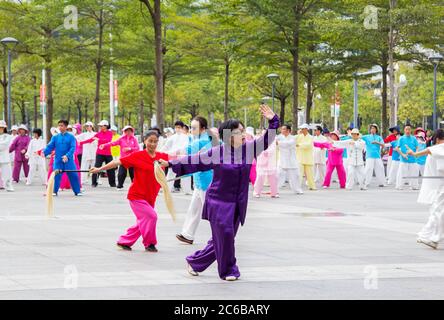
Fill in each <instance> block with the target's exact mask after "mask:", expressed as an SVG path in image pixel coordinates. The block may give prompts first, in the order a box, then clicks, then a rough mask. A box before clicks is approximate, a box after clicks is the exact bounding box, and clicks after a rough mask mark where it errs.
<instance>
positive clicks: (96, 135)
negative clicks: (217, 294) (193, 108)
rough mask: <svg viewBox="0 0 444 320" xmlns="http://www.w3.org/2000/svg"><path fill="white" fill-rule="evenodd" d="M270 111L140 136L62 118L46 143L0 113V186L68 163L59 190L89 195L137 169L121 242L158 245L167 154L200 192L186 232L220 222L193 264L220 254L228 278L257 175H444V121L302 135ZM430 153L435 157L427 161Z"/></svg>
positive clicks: (303, 188) (401, 180)
mask: <svg viewBox="0 0 444 320" xmlns="http://www.w3.org/2000/svg"><path fill="white" fill-rule="evenodd" d="M260 111H261V116H263V117H265V118H266V119H268V121H269V127H268V129H263V130H256V131H255V129H254V128H252V127H244V125H243V123H242V122H241V121H239V120H235V119H232V120H228V121H226V122H223V123H222V124H221V125H220V126H219V128H210V127H209V125H208V121H207V120H206V119H205V118H204V117H201V116H197V117H195V118H193V119H192V121H191V123H190V126H188V125H186V124H185V123H184V122H182V121H176V122H175V124H174V129H173V128H165V129H164V132H163V134H162V132H161V131H160V130H159V129H158V128H151V129H150V130H149V131H148V132H147V133H145V134H144V135H143V136H142V137H141V139H140V140H141V141H140V142H139V139H138V138H137V137H136V136H135V129H134V128H133V127H132V126H130V125H127V126H125V127H124V128H123V129H122V130H121V134H119V133H118V129H117V128H116V127H115V126H110V125H109V123H108V121H106V120H103V121H101V122H100V123H98V128H99V130H98V132H95V131H94V124H93V123H92V122H86V123H85V124H84V125H83V126H82V125H80V124H74V125H69V124H68V122H67V121H66V120H60V121H59V122H58V127H57V128H55V127H54V128H52V129H51V133H52V135H53V136H52V137H51V140H50V142H49V143H48V145H46V144H45V142H44V140H43V138H42V131H41V130H40V129H34V130H33V131H32V136H30V135H29V131H28V129H27V127H26V126H25V125H20V126H18V127H16V126H13V127H12V128H11V132H10V134H8V132H7V124H6V123H5V122H4V121H0V174H1V176H0V189H6V190H7V191H10V192H11V191H14V187H13V183H20V181H21V175H23V176H24V179H22V180H24V181H25V182H26V185H31V184H33V183H34V181H35V177H36V176H38V177H39V179H40V183H41V184H42V185H46V183H47V179H48V177H49V176H50V174H51V172H52V171H54V170H61V171H60V172H61V174H57V175H56V176H55V183H54V190H53V195H58V193H59V190H60V189H62V190H66V189H72V191H73V193H74V194H75V195H76V196H81V195H83V193H84V186H85V185H87V184H90V185H91V187H92V188H95V187H97V186H98V185H99V184H101V182H100V178H101V177H106V178H107V180H108V184H109V186H110V187H111V188H116V189H117V190H124V184H125V181H126V178H127V176H128V175H129V177H130V179H131V182H132V184H131V186H130V188H129V190H128V200H129V202H130V207H131V209H132V211H133V212H134V214H135V216H136V224H135V225H134V226H132V227H131V228H129V229H128V230H127V232H126V233H125V234H124V235H122V236H121V237H120V238H119V239H118V241H117V245H118V247H119V248H121V249H123V250H128V251H129V250H131V249H132V246H133V245H134V243H135V242H136V241H137V240H138V238H139V237H142V238H143V245H144V247H145V249H146V250H147V251H149V252H157V248H156V245H157V238H156V223H157V213H156V211H155V209H154V206H155V202H156V198H157V195H158V193H159V191H160V185H159V183H158V182H157V181H156V177H155V163H156V162H157V163H159V164H160V165H161V166H162V167H163V168H164V170H165V171H166V175H167V179H168V183H169V185H168V188H169V190H170V191H171V192H173V193H177V192H183V193H185V194H188V195H191V200H190V204H189V207H188V210H187V213H186V216H185V221H184V223H183V226H182V228H181V230H180V232H179V233H178V234H177V235H176V238H177V239H178V240H179V241H181V242H182V243H186V244H193V242H194V239H195V235H196V232H197V229H198V225H199V223H200V220H201V219H206V220H208V221H209V222H210V226H211V232H212V238H211V239H210V240H209V241H208V244H207V246H206V247H205V248H204V249H203V250H199V251H197V252H195V253H194V254H193V255H190V256H188V257H187V259H186V260H187V263H188V272H189V273H190V274H191V275H194V276H197V275H198V274H199V272H202V271H204V270H205V269H206V268H208V266H209V265H211V264H212V263H213V262H214V261H216V260H217V262H218V271H219V275H220V277H221V279H224V280H236V279H238V278H239V276H240V272H239V269H238V267H237V265H236V258H235V248H234V238H235V236H236V233H237V231H238V228H239V226H240V225H243V224H244V222H245V216H246V211H247V202H248V198H249V194H250V192H249V190H250V188H249V186H250V185H251V186H252V188H251V190H252V196H253V197H255V198H260V197H263V196H265V195H269V196H270V197H271V198H279V197H280V196H279V190H282V188H283V187H284V186H285V184H286V183H288V187H289V189H290V190H291V191H292V193H294V194H296V195H303V194H304V192H307V191H308V192H310V191H314V190H317V189H319V188H321V187H322V188H324V189H329V188H331V186H332V181H337V182H338V183H339V189H347V190H352V189H353V188H354V186H355V185H356V184H357V185H358V186H359V189H360V190H367V189H368V188H369V187H371V186H373V185H374V186H375V187H377V188H382V187H385V186H388V185H394V187H395V188H396V189H398V190H402V189H404V188H405V187H406V186H408V187H410V188H412V189H413V190H417V189H418V188H419V186H420V184H419V178H420V176H422V177H423V178H427V175H429V174H431V175H439V174H442V175H444V173H441V171H442V170H443V168H442V159H440V160H439V161H438V160H436V159H437V158H436V157H438V158H439V157H441V153H442V149H443V148H442V147H438V145H440V144H442V143H443V142H444V133H443V131H442V130H438V132H436V133H435V139H434V140H432V139H431V137H430V136H429V135H427V134H426V131H425V130H424V129H422V128H412V126H411V125H410V124H406V125H405V126H403V128H402V129H401V128H400V127H399V126H395V127H392V128H390V130H389V131H390V134H389V135H388V136H387V137H382V136H381V135H380V133H379V127H378V125H377V124H371V125H370V126H369V128H368V134H362V133H361V132H360V130H359V129H358V128H348V129H347V130H346V132H345V133H344V134H341V133H340V132H339V131H333V132H329V131H328V129H326V128H323V127H321V126H316V127H311V126H310V125H308V124H303V125H301V126H299V128H298V130H297V133H296V134H294V135H293V134H292V129H293V128H292V126H291V125H290V124H280V121H279V118H278V117H277V115H275V114H274V112H273V111H271V109H270V108H269V107H268V106H265V105H261V108H260ZM310 131H312V133H310ZM443 145H444V144H443ZM428 157H432V158H433V159H432V160H433V161H432V160H430V161H427V159H428ZM45 158H46V159H45ZM47 160H48V161H49V164H48V165H47V162H48V161H47ZM440 165H441V167H439V166H440ZM116 169H117V173H116ZM433 170H434V171H433ZM80 171H82V172H80ZM105 172H106V173H105ZM116 180H117V181H116ZM373 180H375V184H372V182H373ZM437 181H438V180H437ZM265 185H268V186H269V191H268V192H265V191H264V186H265ZM423 185H424V186H425V187H426V188H429V189H428V190H429V191H428V193H427V194H431V193H432V191H430V190H433V192H434V194H435V196H434V197H433V199H432V198H430V197H428V198H427V201H428V202H427V201H425V200H423V202H426V203H429V204H432V209H431V218H430V219H431V220H430V221H429V223H428V225H427V227H426V228H425V229H424V230H423V231H422V233H421V234H420V237H419V238H418V241H419V242H421V243H425V244H427V245H429V246H432V247H435V248H436V246H437V243H438V242H439V241H440V240H441V237H442V236H441V231H440V230H444V221H443V220H442V219H441V215H442V208H443V207H444V205H442V202H443V201H444V200H443V199H444V198H443V197H444V190H443V182H441V181H439V183H438V184H435V185H431V184H430V182H429V181H426V180H425V182H423ZM423 189H424V188H423ZM421 192H422V191H421ZM422 197H423V198H424V196H422Z"/></svg>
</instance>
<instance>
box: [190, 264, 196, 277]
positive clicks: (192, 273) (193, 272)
mask: <svg viewBox="0 0 444 320" xmlns="http://www.w3.org/2000/svg"><path fill="white" fill-rule="evenodd" d="M187 271H188V273H189V274H190V275H192V276H193V277H197V276H198V275H199V273H198V272H196V271H194V270H193V268H192V267H191V265H190V264H188V265H187Z"/></svg>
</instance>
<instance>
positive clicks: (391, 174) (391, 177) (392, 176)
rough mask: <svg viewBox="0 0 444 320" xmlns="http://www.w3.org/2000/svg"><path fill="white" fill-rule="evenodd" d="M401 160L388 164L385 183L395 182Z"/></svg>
mask: <svg viewBox="0 0 444 320" xmlns="http://www.w3.org/2000/svg"><path fill="white" fill-rule="evenodd" d="M400 163H401V161H393V160H392V163H391V165H390V171H388V175H387V183H388V184H394V183H395V182H396V179H397V177H398V171H399V164H400Z"/></svg>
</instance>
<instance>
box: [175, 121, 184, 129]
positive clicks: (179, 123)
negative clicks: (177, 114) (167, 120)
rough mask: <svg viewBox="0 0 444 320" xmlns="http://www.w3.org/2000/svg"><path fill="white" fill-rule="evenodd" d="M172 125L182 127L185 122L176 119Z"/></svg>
mask: <svg viewBox="0 0 444 320" xmlns="http://www.w3.org/2000/svg"><path fill="white" fill-rule="evenodd" d="M174 126H175V127H176V126H179V127H182V128H183V127H184V126H185V123H183V122H182V121H180V120H177V121H176V122H174Z"/></svg>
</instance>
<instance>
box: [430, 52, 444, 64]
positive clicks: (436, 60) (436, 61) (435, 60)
mask: <svg viewBox="0 0 444 320" xmlns="http://www.w3.org/2000/svg"><path fill="white" fill-rule="evenodd" d="M443 59H444V57H443V56H442V55H440V54H439V53H437V54H434V55H432V56H430V57H429V60H430V62H431V63H433V64H435V65H437V64H439V63H440V62H441V61H442V60H443Z"/></svg>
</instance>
